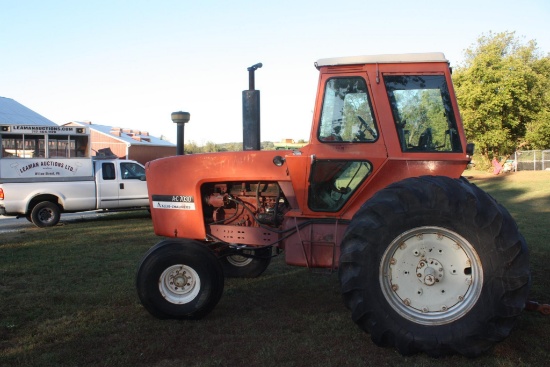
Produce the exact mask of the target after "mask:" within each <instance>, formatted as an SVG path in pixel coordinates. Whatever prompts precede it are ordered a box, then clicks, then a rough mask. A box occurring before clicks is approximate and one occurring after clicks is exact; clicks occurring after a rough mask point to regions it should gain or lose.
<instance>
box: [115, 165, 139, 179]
mask: <svg viewBox="0 0 550 367" xmlns="http://www.w3.org/2000/svg"><path fill="white" fill-rule="evenodd" d="M120 172H121V174H122V179H123V180H141V179H143V178H144V177H145V169H144V168H143V167H142V166H140V165H139V164H135V163H121V164H120Z"/></svg>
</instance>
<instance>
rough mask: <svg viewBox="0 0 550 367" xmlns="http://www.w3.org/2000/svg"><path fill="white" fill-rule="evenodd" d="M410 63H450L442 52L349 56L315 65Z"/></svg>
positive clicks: (322, 60)
mask: <svg viewBox="0 0 550 367" xmlns="http://www.w3.org/2000/svg"><path fill="white" fill-rule="evenodd" d="M409 62H447V63H448V62H449V61H448V60H447V59H446V58H445V55H444V54H443V53H442V52H430V53H413V54H386V55H365V56H348V57H333V58H327V59H319V60H317V62H316V63H315V67H316V68H317V69H318V68H320V67H322V66H336V65H357V64H389V63H409Z"/></svg>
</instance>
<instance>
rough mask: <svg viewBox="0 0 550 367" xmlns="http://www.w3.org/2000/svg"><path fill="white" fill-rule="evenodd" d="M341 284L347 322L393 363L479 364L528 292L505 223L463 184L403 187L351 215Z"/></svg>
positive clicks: (524, 261)
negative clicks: (408, 358) (424, 356)
mask: <svg viewBox="0 0 550 367" xmlns="http://www.w3.org/2000/svg"><path fill="white" fill-rule="evenodd" d="M339 278H340V283H341V287H342V293H343V296H344V302H345V304H346V306H347V307H348V308H349V309H351V311H352V318H353V320H354V321H355V322H356V323H357V324H358V325H359V327H361V328H362V329H363V330H365V331H367V332H369V333H370V334H371V337H372V340H373V341H374V342H375V343H376V344H377V345H380V346H393V347H396V348H397V349H398V351H399V352H400V353H401V354H404V355H409V354H413V353H417V352H426V353H428V354H430V355H433V356H439V355H443V354H448V353H450V352H456V353H460V354H463V355H467V356H477V355H479V354H481V353H483V352H484V351H486V350H487V349H489V348H490V347H491V346H492V345H493V344H494V343H495V342H497V341H500V340H502V339H504V338H505V337H506V336H508V334H509V333H510V330H511V329H512V327H513V325H514V321H515V319H516V318H517V316H518V315H519V314H520V313H521V311H522V309H523V307H524V305H525V301H526V300H527V294H528V290H529V285H530V273H529V265H528V252H527V247H526V244H525V240H524V239H523V237H522V236H521V234H520V233H519V231H518V229H517V226H516V224H515V222H514V220H513V219H512V217H511V216H510V214H509V213H508V212H507V211H506V209H504V208H503V207H502V206H500V205H499V204H498V203H497V202H496V201H495V200H494V199H493V198H491V197H490V196H489V195H488V194H486V193H485V192H483V191H482V190H480V189H479V188H477V187H476V186H474V185H471V184H469V183H468V182H467V181H466V180H463V179H461V180H453V179H450V178H446V177H427V176H426V177H421V178H411V179H406V180H403V181H401V182H398V183H395V184H392V185H390V186H388V187H387V188H385V189H383V190H381V191H379V192H378V193H377V194H376V195H374V196H373V197H372V198H371V199H370V200H369V201H368V202H367V203H365V205H363V207H362V208H361V209H360V210H359V211H358V212H357V213H356V214H355V216H354V218H353V219H352V222H351V223H350V225H349V227H348V229H347V231H346V234H345V235H344V238H343V241H342V247H341V257H340V268H339Z"/></svg>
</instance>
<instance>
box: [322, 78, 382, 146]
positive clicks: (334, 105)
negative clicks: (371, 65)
mask: <svg viewBox="0 0 550 367" xmlns="http://www.w3.org/2000/svg"><path fill="white" fill-rule="evenodd" d="M318 136H319V140H320V141H322V142H327V143H328V142H373V141H375V140H376V139H377V137H378V131H377V128H376V123H375V121H374V117H373V114H372V108H371V104H370V99H369V95H368V91H367V85H366V83H365V80H364V79H363V78H360V77H350V78H332V79H329V80H328V81H327V83H326V85H325V96H324V98H323V109H322V112H321V123H320V124H319V132H318Z"/></svg>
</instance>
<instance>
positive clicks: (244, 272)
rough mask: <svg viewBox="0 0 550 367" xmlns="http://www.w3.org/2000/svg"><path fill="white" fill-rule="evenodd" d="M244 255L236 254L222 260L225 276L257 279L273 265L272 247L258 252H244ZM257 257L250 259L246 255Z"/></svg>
mask: <svg viewBox="0 0 550 367" xmlns="http://www.w3.org/2000/svg"><path fill="white" fill-rule="evenodd" d="M242 253H243V255H241V254H234V255H229V256H226V257H223V258H221V259H220V261H221V263H222V267H223V271H224V273H225V276H227V277H230V278H256V277H258V276H260V275H261V274H262V273H263V272H264V271H265V270H266V269H267V267H268V266H269V264H270V263H271V247H266V248H262V249H258V250H243V251H242ZM247 254H248V255H253V256H255V257H248V256H246V255H247Z"/></svg>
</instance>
